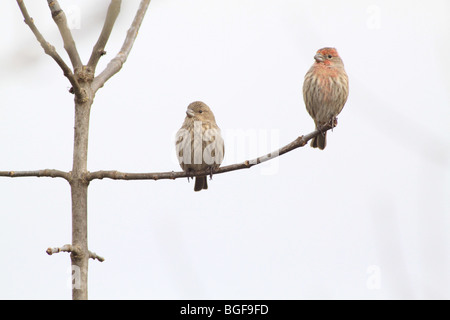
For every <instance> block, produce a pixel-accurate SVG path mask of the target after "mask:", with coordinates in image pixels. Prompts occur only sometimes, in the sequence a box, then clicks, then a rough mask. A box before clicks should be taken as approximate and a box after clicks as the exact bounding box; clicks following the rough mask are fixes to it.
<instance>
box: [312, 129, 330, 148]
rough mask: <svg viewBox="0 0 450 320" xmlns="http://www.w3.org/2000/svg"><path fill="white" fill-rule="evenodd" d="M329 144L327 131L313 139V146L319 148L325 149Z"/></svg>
mask: <svg viewBox="0 0 450 320" xmlns="http://www.w3.org/2000/svg"><path fill="white" fill-rule="evenodd" d="M326 146H327V133H326V132H324V133H320V134H319V135H318V136H316V137H314V138H313V139H312V141H311V147H313V148H319V149H320V150H323V149H325V147H326Z"/></svg>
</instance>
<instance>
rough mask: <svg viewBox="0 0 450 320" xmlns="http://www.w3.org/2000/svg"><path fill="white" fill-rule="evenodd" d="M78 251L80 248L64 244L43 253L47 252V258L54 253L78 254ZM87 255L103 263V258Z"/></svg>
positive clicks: (92, 254)
mask: <svg viewBox="0 0 450 320" xmlns="http://www.w3.org/2000/svg"><path fill="white" fill-rule="evenodd" d="M79 251H80V248H76V247H74V246H72V245H71V244H65V245H63V246H62V247H59V248H58V247H57V248H48V249H47V250H45V252H47V254H48V255H49V256H51V255H52V254H55V253H60V252H68V253H74V254H80V252H79ZM88 254H89V258H90V259H93V260H95V259H97V260H98V261H100V262H103V261H105V258H103V257H101V256H99V255H97V254H96V253H95V252H91V251H88Z"/></svg>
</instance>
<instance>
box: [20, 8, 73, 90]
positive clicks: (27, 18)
mask: <svg viewBox="0 0 450 320" xmlns="http://www.w3.org/2000/svg"><path fill="white" fill-rule="evenodd" d="M17 4H18V5H19V8H20V11H22V15H23V17H24V19H25V23H26V24H27V25H28V26H29V27H30V29H31V31H32V32H33V34H34V35H35V37H36V39H37V40H38V41H39V43H40V44H41V46H42V48H43V49H44V51H45V53H46V54H48V55H49V56H50V57H52V58H53V60H55V61H56V63H57V64H58V65H59V66H60V67H61V69H62V70H63V72H64V76H65V77H66V78H67V79H69V81H70V84H71V85H72V87H73V90H74V93H75V95H76V96H81V87H80V85H79V84H78V81H77V80H76V78H75V76H74V74H73V72H72V70H71V69H70V68H69V66H68V65H67V64H66V63H65V62H64V60H63V59H62V58H61V56H60V55H59V54H58V52H56V49H55V47H54V46H52V45H51V44H50V43H48V42H47V41H46V40H45V39H44V37H43V36H42V34H41V33H40V32H39V30H38V29H37V27H36V25H35V24H34V21H33V18H31V17H30V15H29V14H28V11H27V8H26V7H25V3H24V2H23V0H17Z"/></svg>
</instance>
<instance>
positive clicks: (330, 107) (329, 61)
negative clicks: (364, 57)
mask: <svg viewBox="0 0 450 320" xmlns="http://www.w3.org/2000/svg"><path fill="white" fill-rule="evenodd" d="M314 60H315V62H314V64H313V65H312V67H311V68H310V69H309V71H308V72H307V73H306V75H305V81H304V83H303V99H304V100H305V105H306V110H308V113H309V115H310V116H311V117H312V118H313V119H314V122H315V124H316V128H320V127H321V126H323V125H325V124H327V123H330V122H331V123H332V125H334V122H335V119H336V116H337V115H338V114H339V113H340V112H341V110H342V108H343V107H344V104H345V102H346V101H347V97H348V77H347V74H346V73H345V70H344V63H343V62H342V59H341V57H339V54H338V52H337V50H336V49H335V48H322V49H320V50H318V51H317V53H316V55H315V56H314ZM326 145H327V133H326V132H324V133H322V134H319V135H318V136H317V137H315V138H313V140H312V141H311V147H313V148H319V149H321V150H323V149H324V148H325V146H326Z"/></svg>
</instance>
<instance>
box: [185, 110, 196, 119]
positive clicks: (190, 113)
mask: <svg viewBox="0 0 450 320" xmlns="http://www.w3.org/2000/svg"><path fill="white" fill-rule="evenodd" d="M186 114H187V116H188V117H189V118H192V117H193V116H194V111H192V110H191V109H187V110H186Z"/></svg>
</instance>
